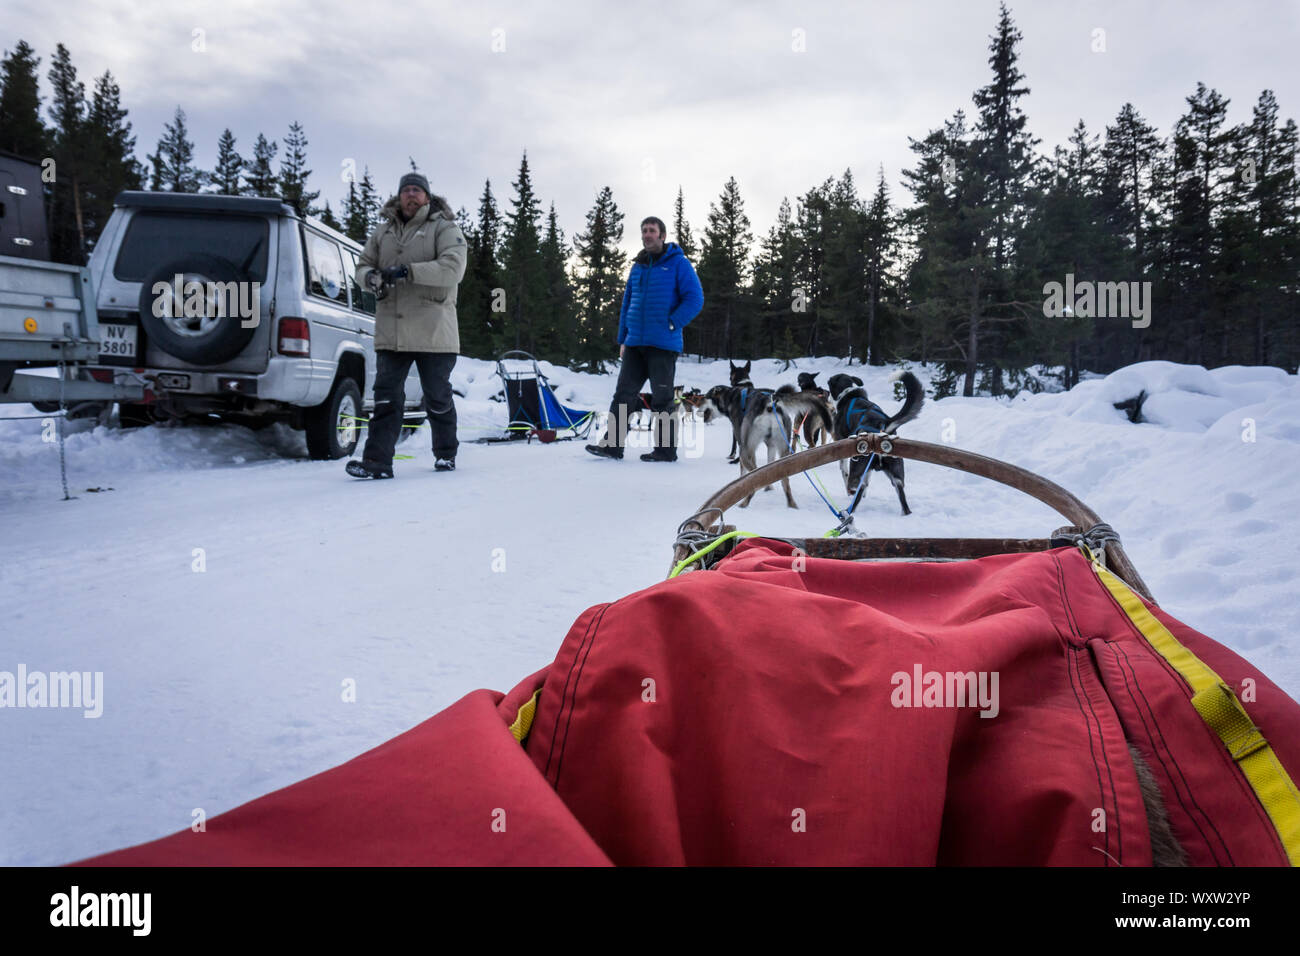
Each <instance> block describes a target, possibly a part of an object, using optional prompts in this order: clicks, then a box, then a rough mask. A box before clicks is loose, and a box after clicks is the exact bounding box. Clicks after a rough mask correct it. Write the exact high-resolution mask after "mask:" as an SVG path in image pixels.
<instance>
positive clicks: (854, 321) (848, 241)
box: [813, 169, 867, 361]
mask: <svg viewBox="0 0 1300 956" xmlns="http://www.w3.org/2000/svg"><path fill="white" fill-rule="evenodd" d="M826 199H827V206H826V214H827V222H826V227H827V236H826V249H825V257H824V259H823V262H822V280H821V285H822V288H823V289H824V290H825V298H824V299H823V300H822V302H821V304H820V305H821V308H820V310H819V314H820V317H821V318H823V319H824V320H825V322H826V327H825V339H824V340H822V341H814V343H813V354H817V353H818V352H830V353H831V354H836V355H838V354H847V355H848V356H849V360H850V361H852V358H853V341H854V337H855V331H856V330H858V329H860V328H861V326H862V324H863V322H864V320H865V317H866V299H867V283H866V278H867V272H866V250H865V246H866V216H865V213H864V210H863V209H862V207H861V205H860V203H859V202H858V195H857V187H856V185H855V184H854V181H853V172H852V171H851V170H847V169H846V170H845V171H844V175H843V176H842V177H841V178H840V180H839V182H837V183H835V184H834V185H833V186H832V187H831V189H830V190H829V191H828V193H827V196H826Z"/></svg>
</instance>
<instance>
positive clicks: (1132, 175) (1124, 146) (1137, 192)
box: [1095, 103, 1164, 371]
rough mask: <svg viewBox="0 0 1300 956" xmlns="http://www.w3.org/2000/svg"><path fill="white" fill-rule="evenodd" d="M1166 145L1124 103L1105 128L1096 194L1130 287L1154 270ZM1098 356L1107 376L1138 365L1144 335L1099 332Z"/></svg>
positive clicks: (1102, 330) (1149, 126) (1122, 272)
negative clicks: (1118, 242) (1153, 239)
mask: <svg viewBox="0 0 1300 956" xmlns="http://www.w3.org/2000/svg"><path fill="white" fill-rule="evenodd" d="M1163 149H1164V144H1163V143H1162V141H1161V139H1160V137H1159V136H1157V135H1156V130H1155V127H1153V126H1151V125H1150V124H1149V123H1147V122H1146V121H1145V120H1144V119H1143V118H1142V116H1141V114H1139V113H1138V111H1137V109H1136V108H1135V107H1134V106H1133V104H1132V103H1125V104H1124V106H1123V107H1122V108H1121V109H1120V111H1119V115H1117V116H1116V117H1115V122H1114V123H1113V124H1111V125H1109V126H1107V127H1106V142H1105V145H1104V146H1103V147H1102V165H1103V168H1102V172H1101V179H1100V182H1099V192H1100V199H1101V202H1102V205H1103V207H1104V210H1105V224H1106V227H1107V228H1108V230H1109V231H1110V232H1111V233H1113V234H1114V235H1117V236H1121V237H1123V239H1124V242H1125V245H1126V254H1125V256H1124V259H1123V262H1122V264H1121V266H1120V267H1119V269H1118V270H1117V271H1118V273H1119V275H1121V276H1131V277H1132V278H1133V280H1134V281H1137V280H1139V279H1141V278H1142V277H1143V276H1145V275H1147V274H1148V272H1149V271H1150V270H1151V269H1152V268H1153V267H1154V265H1155V262H1154V257H1153V256H1152V251H1151V250H1150V249H1149V248H1148V246H1149V239H1148V236H1149V233H1150V228H1151V222H1152V220H1153V218H1154V216H1155V212H1156V210H1155V208H1154V205H1153V196H1154V189H1155V186H1154V177H1155V175H1156V169H1157V167H1158V166H1159V165H1161V164H1162V163H1163V162H1164V156H1163ZM1097 334H1098V337H1099V341H1098V347H1099V352H1100V355H1099V357H1098V359H1097V364H1096V366H1095V367H1096V368H1097V370H1099V371H1109V370H1113V369H1116V368H1119V367H1120V366H1121V365H1124V364H1127V363H1130V362H1133V361H1137V360H1138V358H1139V357H1140V355H1141V348H1142V338H1143V337H1145V336H1146V335H1147V333H1146V332H1138V331H1134V333H1133V334H1132V335H1124V334H1121V332H1120V331H1119V330H1116V329H1103V328H1102V327H1101V326H1098V329H1097Z"/></svg>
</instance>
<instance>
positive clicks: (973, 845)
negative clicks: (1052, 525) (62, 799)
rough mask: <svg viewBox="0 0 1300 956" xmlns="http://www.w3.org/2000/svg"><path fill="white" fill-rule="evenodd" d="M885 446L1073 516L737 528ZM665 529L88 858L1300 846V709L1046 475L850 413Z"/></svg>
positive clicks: (829, 861) (621, 860) (1126, 857)
mask: <svg viewBox="0 0 1300 956" xmlns="http://www.w3.org/2000/svg"><path fill="white" fill-rule="evenodd" d="M867 454H891V455H897V456H899V457H903V458H912V459H914V460H917V461H927V462H933V463H936V464H942V465H946V466H948V467H954V468H959V469H962V470H965V471H968V472H971V473H973V474H978V475H983V476H985V477H988V478H992V479H994V480H997V481H1002V482H1005V483H1007V484H1010V485H1011V486H1013V487H1016V488H1018V489H1020V490H1022V491H1024V492H1026V493H1028V494H1030V495H1033V496H1034V497H1036V498H1038V499H1039V500H1041V501H1044V502H1046V503H1048V504H1050V505H1051V506H1052V507H1054V508H1056V509H1057V510H1058V511H1060V512H1061V513H1062V514H1063V515H1064V516H1065V517H1066V519H1067V520H1068V521H1070V522H1071V525H1070V527H1068V528H1064V529H1060V530H1058V531H1056V532H1054V533H1052V534H1051V535H1050V536H1049V537H1046V538H1042V539H970V538H967V539H928V538H927V539H886V540H879V541H872V540H870V539H848V538H843V537H841V538H831V539H781V538H766V537H757V536H754V537H748V538H745V539H744V540H739V539H740V535H739V533H738V532H735V531H734V530H733V529H731V528H729V526H727V525H726V524H725V509H727V508H729V507H731V506H732V505H733V504H735V503H736V502H737V501H739V500H741V499H742V498H743V497H744V496H745V495H747V494H750V493H752V491H753V490H754V489H755V488H757V487H761V486H762V485H765V484H769V483H771V482H773V481H775V480H777V479H778V478H779V477H780V476H781V475H782V474H785V475H787V476H792V475H794V474H796V473H798V472H799V471H800V470H802V469H804V468H809V467H812V466H814V465H818V464H825V463H829V462H832V461H835V460H837V459H838V458H841V457H846V456H848V457H853V456H859V455H867ZM737 541H739V543H737ZM724 552H725V556H723V555H724ZM674 554H675V559H676V560H675V563H674V566H673V574H674V576H673V577H671V579H670V580H666V581H661V582H659V583H657V584H654V585H652V586H650V587H647V588H644V589H642V590H640V591H637V592H635V593H633V594H631V595H628V596H626V597H621V598H620V599H618V600H617V601H615V602H614V603H611V604H601V605H597V606H595V607H592V608H590V609H588V610H587V611H586V612H584V613H583V614H582V615H581V616H580V617H579V618H578V619H577V621H576V622H575V624H574V625H573V627H572V628H571V629H570V631H569V633H568V636H567V637H566V638H565V639H564V641H563V642H562V644H561V645H560V648H559V652H558V653H557V655H556V657H555V660H554V661H553V662H552V663H551V664H550V665H548V666H547V667H546V668H544V669H543V670H541V671H539V672H538V673H536V674H533V675H532V676H530V677H528V678H526V679H525V680H523V681H522V682H520V683H519V684H518V685H517V686H516V687H515V688H514V689H513V690H511V691H510V692H509V693H508V694H501V693H498V692H495V691H487V690H478V691H474V692H472V693H470V694H468V695H467V696H465V697H464V698H462V699H461V700H460V701H458V702H457V703H455V704H452V705H451V706H449V707H447V708H446V709H445V710H443V711H442V712H440V713H438V714H436V715H434V716H433V717H431V718H429V719H428V720H426V721H424V722H423V723H421V724H420V725H418V726H417V727H415V728H413V729H412V730H410V731H407V732H406V733H404V734H402V735H400V736H398V737H396V738H394V739H393V740H390V741H388V742H387V743H384V744H382V745H381V746H379V747H377V748H375V749H374V750H371V751H369V752H368V753H365V754H362V755H361V756H359V757H357V758H356V759H354V760H351V761H349V762H347V763H345V764H343V765H341V766H339V767H335V768H334V769H332V770H328V771H326V772H324V773H321V774H318V775H317V776H315V777H312V778H310V779H308V780H305V781H302V782H300V783H297V784H294V785H292V786H289V787H286V788H284V789H283V790H279V791H277V792H275V793H272V794H269V795H267V796H264V797H261V798H260V799H257V800H254V801H252V802H250V803H247V804H245V805H243V806H241V807H237V808H236V809H234V810H231V811H229V812H228V813H224V814H221V815H220V816H217V817H215V818H212V819H210V820H209V821H208V822H207V832H206V833H193V832H190V831H182V832H180V833H177V834H175V835H173V836H169V837H166V838H164V839H161V840H157V841H155V842H153V843H148V844H144V845H141V846H138V847H134V848H130V849H126V850H121V851H118V852H116V853H110V854H107V855H105V856H101V857H97V858H95V859H92V860H89V861H85V862H86V864H89V865H113V866H122V865H318V864H319V865H341V864H362V865H376V864H378V865H405V864H424V865H429V864H434V865H437V864H477V865H491V864H507V865H526V864H544V865H607V864H611V863H612V864H639V865H675V864H712V865H771V864H775V865H854V864H857V865H863V864H865V865H908V866H913V865H936V864H939V865H994V866H997V865H1068V866H1099V867H1105V866H1151V865H1153V864H1156V865H1166V866H1173V865H1184V864H1187V865H1196V866H1216V865H1217V866H1224V865H1247V866H1277V865H1288V864H1291V865H1295V864H1297V863H1300V793H1298V792H1297V790H1296V786H1295V783H1294V780H1295V779H1296V774H1297V772H1300V705H1297V703H1296V702H1295V701H1293V700H1291V699H1290V698H1289V697H1288V696H1287V695H1286V694H1285V693H1284V692H1283V691H1282V690H1281V689H1280V688H1278V687H1277V686H1276V685H1274V684H1273V683H1272V682H1270V681H1269V680H1268V678H1267V677H1265V676H1264V675H1263V674H1261V673H1260V672H1259V671H1257V670H1256V669H1255V668H1254V667H1253V666H1252V665H1251V664H1249V663H1248V662H1247V661H1245V660H1244V659H1242V658H1241V657H1239V656H1238V655H1236V654H1235V653H1233V652H1232V651H1231V650H1229V649H1228V648H1227V647H1225V646H1223V645H1222V644H1219V643H1217V642H1216V641H1214V640H1212V639H1211V638H1209V637H1207V636H1205V635H1203V634H1200V633H1199V632H1197V631H1195V630H1193V629H1192V628H1190V627H1188V626H1186V625H1185V624H1183V623H1181V622H1180V621H1178V620H1176V619H1175V618H1174V617H1172V616H1171V615H1169V614H1168V613H1166V612H1165V611H1163V610H1162V609H1161V608H1160V607H1158V606H1157V605H1156V604H1155V603H1154V601H1153V600H1152V599H1151V596H1150V592H1149V590H1148V588H1147V587H1146V585H1145V584H1144V583H1143V581H1142V579H1141V578H1140V577H1139V576H1138V574H1137V571H1136V570H1135V569H1134V568H1133V566H1132V563H1131V562H1130V561H1129V559H1128V557H1127V555H1126V554H1125V553H1124V550H1123V548H1122V547H1121V545H1120V542H1119V538H1118V536H1117V535H1116V534H1115V533H1114V531H1112V530H1111V529H1109V528H1108V527H1107V526H1106V525H1104V524H1103V523H1102V522H1101V521H1100V519H1099V518H1098V516H1097V515H1096V514H1095V513H1094V512H1092V511H1091V509H1089V508H1087V506H1085V505H1084V504H1083V503H1082V502H1080V501H1079V500H1078V499H1076V498H1075V497H1074V496H1073V495H1071V494H1070V493H1069V492H1067V491H1065V490H1064V489H1062V488H1060V487H1059V486H1057V485H1055V484H1053V483H1051V482H1049V481H1046V480H1045V479H1043V478H1040V477H1038V476H1036V475H1033V474H1032V473H1030V472H1028V471H1025V470H1023V469H1020V468H1016V467H1014V466H1012V465H1009V464H1006V463H1004V462H999V461H996V460H994V459H990V458H985V457H982V456H979V455H973V454H971V453H969V452H963V451H959V450H956V449H953V448H949V447H946V446H938V445H928V444H925V443H923V442H913V441H905V440H902V439H898V438H894V437H892V436H889V435H883V434H875V435H858V436H855V437H853V438H849V439H845V440H843V441H839V442H835V443H832V444H829V445H822V446H819V447H817V448H814V449H810V450H808V451H804V452H801V453H799V454H796V455H791V456H789V457H787V458H782V459H779V460H777V461H775V462H772V463H770V464H768V465H766V466H764V467H763V468H760V469H758V470H757V471H754V472H751V473H749V474H747V475H746V476H744V477H743V478H741V479H739V480H738V481H735V482H732V483H731V484H729V485H727V486H726V487H725V488H723V489H722V490H721V491H719V492H718V493H717V494H715V495H713V496H712V497H711V498H709V500H708V501H707V502H705V505H704V507H703V508H701V509H700V511H699V512H697V513H696V514H695V515H692V516H691V517H690V518H688V519H687V520H686V521H685V522H683V523H682V526H681V529H680V531H679V535H678V539H677V541H676V542H675V543H674ZM864 558H865V559H868V560H860V559H864ZM882 558H888V559H899V558H906V559H907V560H881V559H882ZM844 559H850V560H844ZM706 568H707V570H704V569H706ZM688 570H689V572H690V573H686V572H687V571H688Z"/></svg>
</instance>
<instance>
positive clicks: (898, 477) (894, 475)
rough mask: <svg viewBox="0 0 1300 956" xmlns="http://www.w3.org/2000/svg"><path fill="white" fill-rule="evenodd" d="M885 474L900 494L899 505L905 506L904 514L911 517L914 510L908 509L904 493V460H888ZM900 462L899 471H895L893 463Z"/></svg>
mask: <svg viewBox="0 0 1300 956" xmlns="http://www.w3.org/2000/svg"><path fill="white" fill-rule="evenodd" d="M886 461H887V465H886V467H885V474H887V475H889V480H890V481H891V482H893V485H894V490H895V491H897V492H898V503H899V504H900V505H902V506H903V514H905V515H910V514H911V513H912V509H911V508H909V507H907V495H906V494H904V493H903V459H901V458H893V459H886ZM895 461H896V462H898V469H897V471H895V469H894V466H893V463H894V462H895Z"/></svg>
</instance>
